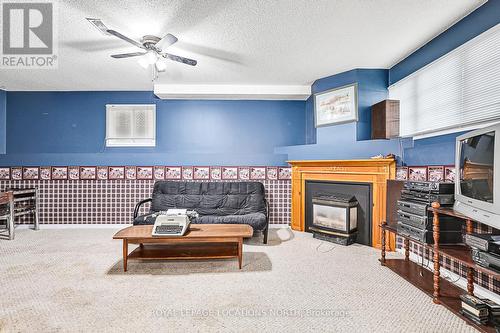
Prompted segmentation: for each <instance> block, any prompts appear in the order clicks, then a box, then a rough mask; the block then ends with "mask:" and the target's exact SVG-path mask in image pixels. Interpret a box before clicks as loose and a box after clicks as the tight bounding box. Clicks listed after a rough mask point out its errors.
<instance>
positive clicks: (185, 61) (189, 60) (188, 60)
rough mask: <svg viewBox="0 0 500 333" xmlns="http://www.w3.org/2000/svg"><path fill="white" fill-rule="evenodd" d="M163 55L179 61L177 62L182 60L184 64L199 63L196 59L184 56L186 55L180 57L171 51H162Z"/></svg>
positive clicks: (192, 64) (193, 64)
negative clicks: (170, 52)
mask: <svg viewBox="0 0 500 333" xmlns="http://www.w3.org/2000/svg"><path fill="white" fill-rule="evenodd" d="M162 56H163V57H164V58H167V59H169V60H173V61H177V62H182V63H183V64H186V65H190V66H196V64H197V63H198V62H197V61H196V60H193V59H189V58H184V57H179V56H177V55H175V54H169V53H162Z"/></svg>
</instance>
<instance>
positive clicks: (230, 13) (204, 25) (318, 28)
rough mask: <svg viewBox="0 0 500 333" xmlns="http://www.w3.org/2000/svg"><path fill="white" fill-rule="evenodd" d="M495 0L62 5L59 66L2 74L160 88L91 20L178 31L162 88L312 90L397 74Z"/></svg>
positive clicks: (24, 86) (31, 83) (27, 86)
mask: <svg viewBox="0 0 500 333" xmlns="http://www.w3.org/2000/svg"><path fill="white" fill-rule="evenodd" d="M484 2H485V0H481V1H478V0H418V1H415V0H377V1H367V0H349V1H348V0H314V1H312V0H278V1H257V0H213V1H203V0H199V1H185V0H173V1H164V0H163V1H162V0H158V1H153V0H149V1H144V0H142V1H138V0H137V1H123V0H122V1H116V0H108V1H100V0H92V1H78V0H71V1H60V2H59V14H58V23H59V24H58V25H59V29H58V31H57V33H58V34H59V35H58V37H59V52H58V53H59V68H58V69H57V70H25V69H22V70H20V69H18V70H12V69H9V70H5V69H2V70H0V86H3V87H5V88H6V89H7V90H43V91H47V90H72V91H77V90H88V91H92V90H152V89H153V83H152V82H151V74H150V72H149V71H147V70H144V69H143V68H142V67H140V66H139V65H138V64H137V58H135V59H134V58H131V59H112V58H111V57H110V56H109V55H110V54H113V53H124V52H133V51H137V49H134V47H130V46H129V45H128V44H127V43H125V42H123V41H121V40H119V39H117V38H114V37H111V36H104V35H102V34H100V33H99V32H98V31H97V30H96V29H95V28H94V27H92V26H91V25H90V24H89V23H88V22H87V21H86V20H85V17H95V18H101V19H102V20H103V21H104V23H105V24H106V25H107V26H108V27H109V28H111V29H115V30H118V31H119V32H121V33H123V34H126V35H128V36H129V37H132V38H136V39H140V37H141V36H143V35H145V34H155V35H158V36H162V35H164V34H165V33H166V32H170V33H172V34H174V35H176V36H177V37H178V38H179V42H178V43H177V44H174V45H173V46H172V47H170V48H169V49H168V52H169V53H174V54H178V55H181V56H186V57H190V58H194V59H197V60H198V65H197V66H196V67H191V66H186V65H183V64H179V63H175V62H169V63H168V68H167V72H166V73H161V74H160V77H159V79H158V80H157V81H156V82H155V83H157V84H176V85H177V84H182V85H189V84H198V85H200V84H201V85H206V84H222V85H224V84H229V85H231V84H239V85H308V84H311V83H312V82H313V81H314V80H316V79H318V78H321V77H325V76H329V75H332V74H335V73H339V72H342V71H345V70H349V69H352V68H389V67H391V66H392V65H394V64H395V63H397V62H398V61H399V60H401V59H402V58H404V57H406V56H407V55H408V54H410V53H411V52H413V51H414V50H415V49H417V48H419V47H420V46H422V45H423V44H425V43H426V42H427V41H429V40H430V39H432V38H433V37H435V36H436V35H438V34H439V33H441V32H442V31H444V30H445V29H446V28H448V27H449V26H450V25H452V24H453V23H454V22H456V21H458V20H459V19H461V18H462V17H464V16H465V15H467V14H468V13H470V12H471V11H472V10H474V9H475V8H477V7H478V6H479V5H481V4H483V3H484Z"/></svg>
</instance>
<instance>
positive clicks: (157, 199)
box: [134, 181, 269, 244]
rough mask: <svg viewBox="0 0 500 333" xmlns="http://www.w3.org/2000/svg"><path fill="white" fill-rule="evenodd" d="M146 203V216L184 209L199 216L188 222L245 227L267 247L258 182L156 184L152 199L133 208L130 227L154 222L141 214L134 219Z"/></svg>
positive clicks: (262, 195)
mask: <svg viewBox="0 0 500 333" xmlns="http://www.w3.org/2000/svg"><path fill="white" fill-rule="evenodd" d="M147 202H151V209H150V212H149V214H151V213H153V212H158V211H162V210H167V209H169V208H186V209H188V210H195V211H197V212H198V214H199V217H198V218H196V219H195V220H193V221H192V222H191V223H205V224H211V223H234V224H248V225H250V226H251V227H252V228H253V229H254V230H259V231H262V233H263V234H264V244H267V235H268V232H269V207H268V204H267V201H266V198H265V190H264V185H263V184H262V183H259V182H179V181H158V182H156V183H155V185H154V188H153V195H152V197H151V198H149V199H145V200H142V201H140V202H139V203H138V204H137V205H136V207H135V211H134V225H141V224H153V223H154V222H153V220H152V219H148V218H146V216H145V215H143V216H138V214H139V209H140V207H141V205H143V204H145V203H147Z"/></svg>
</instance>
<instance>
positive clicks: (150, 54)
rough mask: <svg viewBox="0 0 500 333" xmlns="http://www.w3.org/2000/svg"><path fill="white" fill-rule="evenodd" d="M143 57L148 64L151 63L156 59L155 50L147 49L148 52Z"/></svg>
mask: <svg viewBox="0 0 500 333" xmlns="http://www.w3.org/2000/svg"><path fill="white" fill-rule="evenodd" d="M144 57H145V58H146V60H147V62H148V64H150V65H153V64H154V63H155V62H156V61H157V60H158V55H157V54H156V52H155V51H148V53H146V54H145V55H144Z"/></svg>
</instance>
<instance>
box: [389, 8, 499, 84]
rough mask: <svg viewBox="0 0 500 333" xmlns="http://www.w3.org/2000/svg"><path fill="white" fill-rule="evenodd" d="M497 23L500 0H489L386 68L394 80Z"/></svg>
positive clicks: (391, 79)
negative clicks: (389, 67)
mask: <svg viewBox="0 0 500 333" xmlns="http://www.w3.org/2000/svg"><path fill="white" fill-rule="evenodd" d="M498 23H500V0H489V1H488V2H487V3H485V4H484V5H482V6H481V7H479V8H477V9H476V10H475V11H473V12H472V13H470V14H469V15H467V16H466V17H464V18H463V19H461V20H460V21H458V22H457V23H455V24H454V25H453V26H451V27H450V28H448V29H447V30H446V31H444V32H443V33H441V34H440V35H439V36H437V37H435V38H434V39H432V40H431V41H429V42H428V43H427V44H425V45H424V46H422V47H421V48H420V49H418V50H417V51H415V52H413V53H412V54H411V55H409V56H408V57H406V58H405V59H404V60H402V61H401V62H399V63H398V64H396V65H394V66H393V67H392V68H391V69H390V70H389V84H393V83H395V82H397V81H399V80H401V79H402V78H404V77H406V76H408V75H409V74H411V73H413V72H415V71H416V70H418V69H420V68H422V67H424V66H425V65H427V64H429V63H431V62H433V61H434V60H436V59H438V58H439V57H441V56H443V55H445V54H446V53H448V52H450V51H451V50H453V49H455V48H457V47H458V46H460V45H462V44H464V43H465V42H467V41H469V40H471V39H472V38H474V37H476V36H477V35H480V34H481V33H483V32H485V31H486V30H488V29H489V28H491V27H494V26H495V25H497V24H498Z"/></svg>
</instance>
